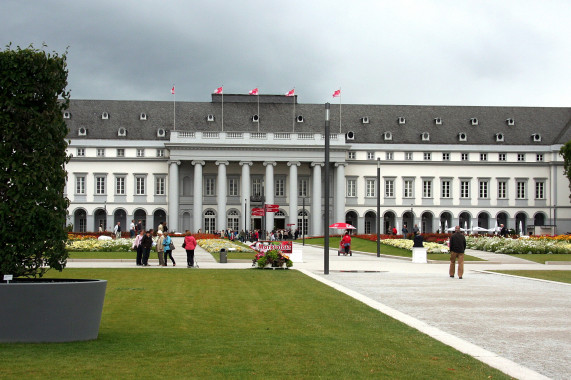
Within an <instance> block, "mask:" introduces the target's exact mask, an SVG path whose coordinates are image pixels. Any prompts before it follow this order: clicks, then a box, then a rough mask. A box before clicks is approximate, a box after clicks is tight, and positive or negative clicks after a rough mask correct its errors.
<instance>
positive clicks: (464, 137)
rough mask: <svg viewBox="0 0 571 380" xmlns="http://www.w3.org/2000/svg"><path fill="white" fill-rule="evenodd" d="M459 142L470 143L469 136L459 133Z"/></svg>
mask: <svg viewBox="0 0 571 380" xmlns="http://www.w3.org/2000/svg"><path fill="white" fill-rule="evenodd" d="M458 140H459V141H468V136H467V135H466V133H464V132H460V133H458Z"/></svg>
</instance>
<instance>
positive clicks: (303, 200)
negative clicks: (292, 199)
mask: <svg viewBox="0 0 571 380" xmlns="http://www.w3.org/2000/svg"><path fill="white" fill-rule="evenodd" d="M302 205H303V206H302V207H303V215H302V216H301V237H302V241H303V245H305V197H303V198H302Z"/></svg>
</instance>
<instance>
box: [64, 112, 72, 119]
mask: <svg viewBox="0 0 571 380" xmlns="http://www.w3.org/2000/svg"><path fill="white" fill-rule="evenodd" d="M63 118H64V119H71V113H70V112H69V111H65V112H64V113H63Z"/></svg>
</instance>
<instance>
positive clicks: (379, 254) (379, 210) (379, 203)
mask: <svg viewBox="0 0 571 380" xmlns="http://www.w3.org/2000/svg"><path fill="white" fill-rule="evenodd" d="M376 224H377V257H381V158H380V157H377V223H376Z"/></svg>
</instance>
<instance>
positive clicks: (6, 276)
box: [4, 274, 14, 281]
mask: <svg viewBox="0 0 571 380" xmlns="http://www.w3.org/2000/svg"><path fill="white" fill-rule="evenodd" d="M13 278H14V276H13V275H11V274H5V275H4V281H12V279H13Z"/></svg>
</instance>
